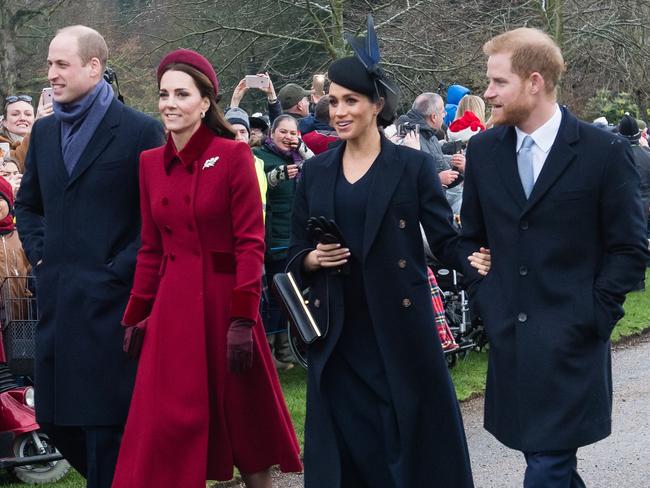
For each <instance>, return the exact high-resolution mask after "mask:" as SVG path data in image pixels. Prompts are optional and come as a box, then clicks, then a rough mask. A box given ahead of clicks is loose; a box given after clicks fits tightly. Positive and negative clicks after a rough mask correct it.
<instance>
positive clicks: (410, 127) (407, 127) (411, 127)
mask: <svg viewBox="0 0 650 488" xmlns="http://www.w3.org/2000/svg"><path fill="white" fill-rule="evenodd" d="M409 132H415V133H416V134H418V133H419V132H420V124H413V123H411V122H404V123H403V124H400V125H399V126H398V127H397V134H398V135H399V136H400V137H404V136H406V134H408V133H409Z"/></svg>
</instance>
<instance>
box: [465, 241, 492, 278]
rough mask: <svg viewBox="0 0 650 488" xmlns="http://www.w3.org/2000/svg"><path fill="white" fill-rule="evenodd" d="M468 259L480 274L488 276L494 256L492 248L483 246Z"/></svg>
mask: <svg viewBox="0 0 650 488" xmlns="http://www.w3.org/2000/svg"><path fill="white" fill-rule="evenodd" d="M467 259H468V260H469V263H470V264H471V265H472V267H473V268H476V270H477V271H478V274H480V275H482V276H486V275H487V274H488V273H489V272H490V269H491V268H492V256H491V255H490V250H489V249H487V248H485V247H482V248H480V249H479V251H478V252H475V253H472V255H471V256H468V257H467Z"/></svg>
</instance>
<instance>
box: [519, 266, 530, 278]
mask: <svg viewBox="0 0 650 488" xmlns="http://www.w3.org/2000/svg"><path fill="white" fill-rule="evenodd" d="M519 274H520V275H521V276H526V275H527V274H528V268H527V267H526V266H520V267H519Z"/></svg>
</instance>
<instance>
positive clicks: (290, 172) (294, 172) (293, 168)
mask: <svg viewBox="0 0 650 488" xmlns="http://www.w3.org/2000/svg"><path fill="white" fill-rule="evenodd" d="M299 171H300V168H299V167H298V165H297V164H287V176H288V177H289V179H292V178H295V177H296V176H298V172H299Z"/></svg>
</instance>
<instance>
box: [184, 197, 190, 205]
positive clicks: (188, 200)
mask: <svg viewBox="0 0 650 488" xmlns="http://www.w3.org/2000/svg"><path fill="white" fill-rule="evenodd" d="M183 201H184V202H185V203H187V204H188V205H189V204H190V202H191V201H192V199H191V198H190V196H189V195H185V196H184V197H183Z"/></svg>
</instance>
